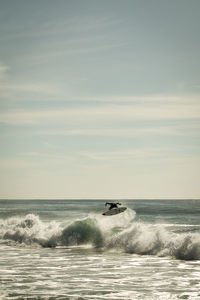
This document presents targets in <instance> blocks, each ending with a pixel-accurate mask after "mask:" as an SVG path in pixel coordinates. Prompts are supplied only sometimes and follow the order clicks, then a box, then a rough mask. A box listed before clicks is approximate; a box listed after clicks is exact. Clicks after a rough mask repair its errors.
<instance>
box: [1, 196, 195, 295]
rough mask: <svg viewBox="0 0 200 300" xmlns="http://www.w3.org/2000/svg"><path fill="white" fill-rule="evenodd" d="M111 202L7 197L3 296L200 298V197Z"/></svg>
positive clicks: (3, 206) (4, 204)
mask: <svg viewBox="0 0 200 300" xmlns="http://www.w3.org/2000/svg"><path fill="white" fill-rule="evenodd" d="M107 201H108V200H107ZM116 201H117V200H116ZM105 202H106V200H0V299H1V300H2V299H72V300H75V299H79V300H83V299H92V300H95V299H106V300H116V299H133V300H134V299H142V300H144V299H149V300H151V299H156V300H158V299H163V300H166V299H195V300H197V299H200V200H120V203H121V206H125V207H127V209H126V211H124V212H123V213H121V214H118V215H114V216H103V215H102V213H103V212H104V211H105V210H106V207H105Z"/></svg>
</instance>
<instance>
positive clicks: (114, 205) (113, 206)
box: [106, 202, 121, 210]
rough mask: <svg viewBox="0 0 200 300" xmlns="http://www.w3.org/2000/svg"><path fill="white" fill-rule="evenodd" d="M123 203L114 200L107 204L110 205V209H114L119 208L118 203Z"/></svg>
mask: <svg viewBox="0 0 200 300" xmlns="http://www.w3.org/2000/svg"><path fill="white" fill-rule="evenodd" d="M118 204H119V205H121V203H114V202H106V205H110V207H109V210H111V209H113V208H118V206H117V205H118Z"/></svg>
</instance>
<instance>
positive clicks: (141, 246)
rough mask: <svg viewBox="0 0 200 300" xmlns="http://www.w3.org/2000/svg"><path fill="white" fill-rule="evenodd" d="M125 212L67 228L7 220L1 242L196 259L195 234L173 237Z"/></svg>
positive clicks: (199, 252) (199, 241) (198, 238)
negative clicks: (90, 247)
mask: <svg viewBox="0 0 200 300" xmlns="http://www.w3.org/2000/svg"><path fill="white" fill-rule="evenodd" d="M134 217H135V212H134V211H133V210H130V209H128V210H127V212H126V213H123V214H120V215H119V216H118V217H117V216H113V217H103V216H100V215H91V216H89V217H88V218H84V219H82V220H75V221H72V222H71V223H70V224H68V225H63V224H62V223H60V222H55V221H52V222H42V221H41V220H40V218H39V217H38V216H36V215H34V214H28V215H26V216H25V217H22V218H16V217H15V218H8V219H6V220H3V221H1V223H0V239H1V242H6V243H15V244H16V245H17V244H18V245H28V246H30V245H31V246H42V247H57V246H77V245H88V244H89V245H92V246H93V247H95V248H101V250H102V251H110V250H112V251H122V252H126V253H131V254H138V255H157V256H163V257H164V256H171V257H174V258H176V259H181V260H198V259H200V234H199V233H191V232H189V233H188V232H187V233H174V232H170V231H168V230H167V229H166V227H165V226H164V225H159V224H145V223H142V222H135V221H134Z"/></svg>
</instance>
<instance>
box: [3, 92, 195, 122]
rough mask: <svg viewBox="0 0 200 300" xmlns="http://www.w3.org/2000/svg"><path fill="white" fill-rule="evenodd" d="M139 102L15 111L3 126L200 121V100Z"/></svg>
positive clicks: (9, 114)
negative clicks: (128, 121) (136, 121)
mask: <svg viewBox="0 0 200 300" xmlns="http://www.w3.org/2000/svg"><path fill="white" fill-rule="evenodd" d="M139 100H140V99H139V98H138V101H137V102H136V103H126V104H121V103H120V104H117V103H115V104H101V105H96V106H94V105H93V106H88V107H86V106H78V107H77V108H74V107H69V108H66V107H63V108H58V109H55V110H53V109H51V110H38V111H31V110H15V111H14V110H13V111H8V112H2V113H1V114H0V120H1V123H7V124H13V125H25V124H47V123H51V124H67V123H69V122H72V123H73V122H76V123H78V124H84V123H90V122H92V123H96V122H105V121H126V120H131V121H134V120H157V121H161V120H192V119H199V118H200V97H199V96H198V97H197V96H195V97H193V96H188V98H187V99H185V98H183V100H182V101H181V99H180V100H179V101H173V100H172V101H165V100H163V102H162V101H161V100H160V101H157V99H155V101H153V99H151V101H150V102H148V101H146V102H143V101H141V102H140V101H139Z"/></svg>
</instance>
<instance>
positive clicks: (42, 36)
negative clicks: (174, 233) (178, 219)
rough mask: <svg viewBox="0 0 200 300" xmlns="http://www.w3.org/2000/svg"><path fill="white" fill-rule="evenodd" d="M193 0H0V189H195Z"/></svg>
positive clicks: (198, 45)
mask: <svg viewBox="0 0 200 300" xmlns="http://www.w3.org/2000/svg"><path fill="white" fill-rule="evenodd" d="M199 33H200V1H199V0H187V1H186V0H168V1H164V0H163V1H162V0H120V1H118V0H106V1H104V0H98V1H97V0H79V1H78V0H58V1H54V0H34V1H31V0H30V1H29V0H16V1H13V0H0V97H1V98H0V140H1V147H0V198H136V199H137V198H155V199H158V198H200V183H199V181H200V34H199Z"/></svg>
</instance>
